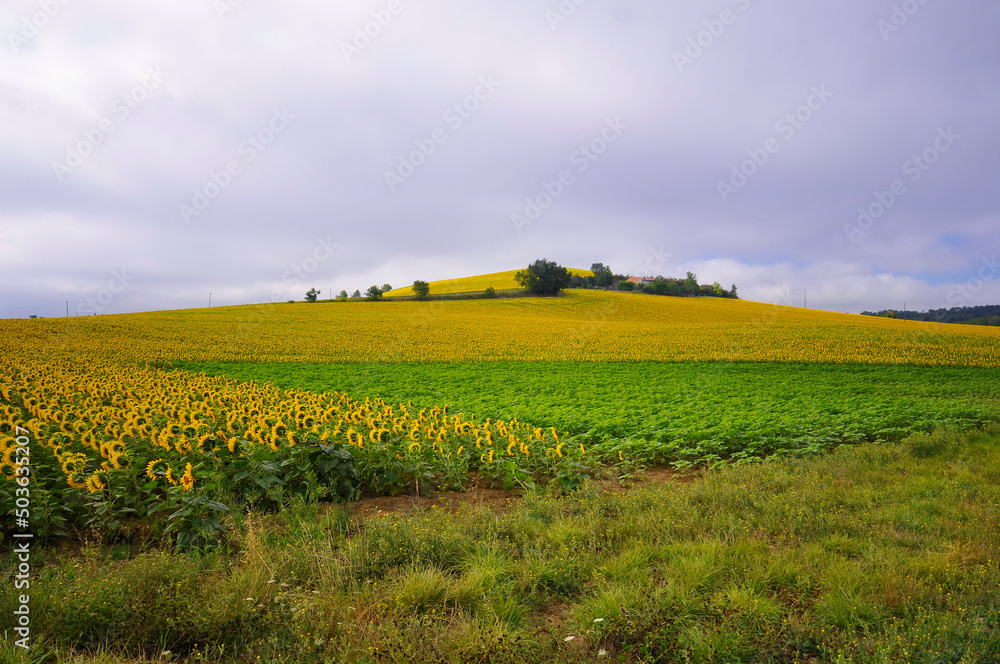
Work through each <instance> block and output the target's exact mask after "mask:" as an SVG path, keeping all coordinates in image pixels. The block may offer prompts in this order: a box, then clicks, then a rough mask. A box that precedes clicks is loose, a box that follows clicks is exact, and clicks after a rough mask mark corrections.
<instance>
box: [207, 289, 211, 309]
mask: <svg viewBox="0 0 1000 664" xmlns="http://www.w3.org/2000/svg"><path fill="white" fill-rule="evenodd" d="M208 308H209V309H211V308H212V293H209V294H208Z"/></svg>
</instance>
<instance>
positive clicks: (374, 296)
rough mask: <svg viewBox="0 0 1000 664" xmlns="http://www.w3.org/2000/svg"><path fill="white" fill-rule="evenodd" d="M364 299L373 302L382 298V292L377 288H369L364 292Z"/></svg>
mask: <svg viewBox="0 0 1000 664" xmlns="http://www.w3.org/2000/svg"><path fill="white" fill-rule="evenodd" d="M365 297H367V298H368V299H369V300H371V301H372V302H374V301H376V300H378V299H379V298H381V297H382V290H381V289H380V288H379V287H378V286H369V287H368V290H367V291H365Z"/></svg>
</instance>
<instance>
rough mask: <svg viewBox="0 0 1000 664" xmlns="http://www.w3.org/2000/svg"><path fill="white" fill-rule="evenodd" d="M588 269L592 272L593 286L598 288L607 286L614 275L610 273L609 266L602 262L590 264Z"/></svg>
mask: <svg viewBox="0 0 1000 664" xmlns="http://www.w3.org/2000/svg"><path fill="white" fill-rule="evenodd" d="M590 271H591V272H593V273H594V285H595V286H597V287H598V288H607V287H608V286H610V285H611V280H612V279H613V278H614V275H613V274H612V273H611V268H610V267H607V266H606V265H605V264H604V263H594V264H593V265H591V266H590Z"/></svg>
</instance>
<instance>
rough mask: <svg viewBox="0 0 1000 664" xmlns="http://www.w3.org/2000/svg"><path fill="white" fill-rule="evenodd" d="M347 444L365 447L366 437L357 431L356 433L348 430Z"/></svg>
mask: <svg viewBox="0 0 1000 664" xmlns="http://www.w3.org/2000/svg"><path fill="white" fill-rule="evenodd" d="M347 442H348V443H350V444H351V445H355V446H357V447H363V446H364V444H365V437H364V436H362V435H361V434H360V433H358V432H357V431H355V430H354V429H348V430H347Z"/></svg>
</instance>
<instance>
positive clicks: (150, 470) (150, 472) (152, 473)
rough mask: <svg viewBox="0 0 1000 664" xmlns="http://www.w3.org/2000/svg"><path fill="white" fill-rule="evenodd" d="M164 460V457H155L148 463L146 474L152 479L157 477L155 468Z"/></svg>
mask: <svg viewBox="0 0 1000 664" xmlns="http://www.w3.org/2000/svg"><path fill="white" fill-rule="evenodd" d="M162 462H163V459H155V460H153V461H150V462H149V463H147V464H146V476H147V477H149V479H151V480H155V479H156V471H155V470H154V469H155V468H156V464H158V463H162Z"/></svg>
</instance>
